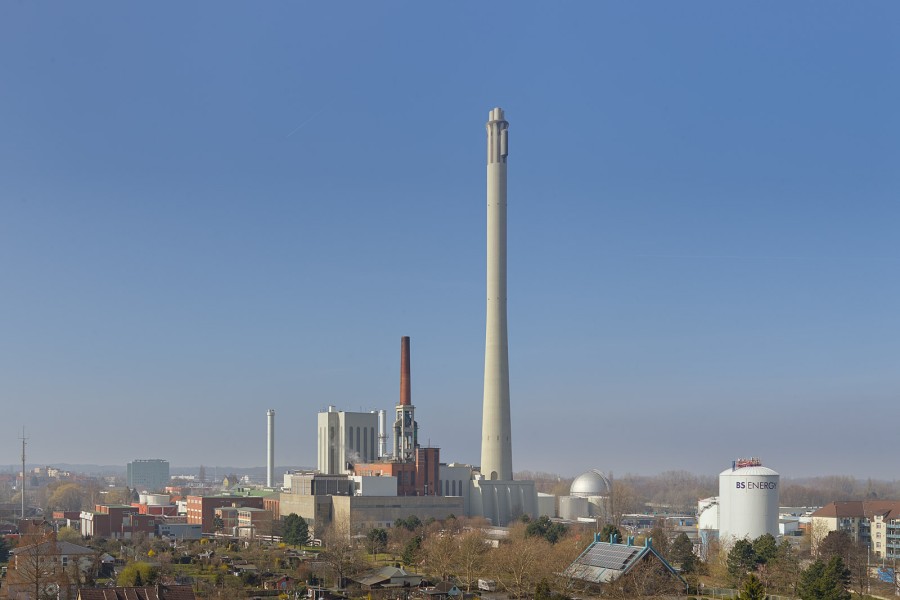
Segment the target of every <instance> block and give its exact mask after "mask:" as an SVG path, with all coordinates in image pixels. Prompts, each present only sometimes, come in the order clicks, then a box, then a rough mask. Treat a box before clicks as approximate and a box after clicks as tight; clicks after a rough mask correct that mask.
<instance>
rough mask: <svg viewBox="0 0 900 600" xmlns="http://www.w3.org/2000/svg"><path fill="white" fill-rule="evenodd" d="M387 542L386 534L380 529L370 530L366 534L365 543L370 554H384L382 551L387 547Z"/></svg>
mask: <svg viewBox="0 0 900 600" xmlns="http://www.w3.org/2000/svg"><path fill="white" fill-rule="evenodd" d="M387 542H388V532H387V531H386V530H384V529H381V528H380V527H376V528H374V529H370V530H369V533H367V534H366V543H367V545H368V547H369V551H370V552H371V553H372V554H378V553H379V552H384V549H385V548H386V547H387Z"/></svg>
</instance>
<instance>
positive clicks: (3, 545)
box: [0, 536, 9, 563]
mask: <svg viewBox="0 0 900 600" xmlns="http://www.w3.org/2000/svg"><path fill="white" fill-rule="evenodd" d="M8 560H9V542H7V541H6V538H5V537H3V536H0V563H5V562H7V561H8Z"/></svg>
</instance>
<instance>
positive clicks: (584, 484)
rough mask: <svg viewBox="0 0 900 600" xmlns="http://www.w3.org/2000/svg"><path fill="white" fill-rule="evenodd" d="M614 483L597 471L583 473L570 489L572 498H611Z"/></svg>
mask: <svg viewBox="0 0 900 600" xmlns="http://www.w3.org/2000/svg"><path fill="white" fill-rule="evenodd" d="M611 490H612V483H611V482H610V481H609V479H608V478H607V477H606V476H605V475H604V474H603V473H601V472H600V471H598V470H597V469H591V470H590V471H588V472H587V473H582V474H581V475H579V476H578V477H576V478H575V481H573V482H572V487H570V488H569V495H571V496H609V493H610V491H611Z"/></svg>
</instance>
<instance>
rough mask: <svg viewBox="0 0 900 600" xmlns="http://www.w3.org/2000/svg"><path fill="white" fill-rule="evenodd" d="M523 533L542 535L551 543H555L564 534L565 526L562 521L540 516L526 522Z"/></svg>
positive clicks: (533, 535)
mask: <svg viewBox="0 0 900 600" xmlns="http://www.w3.org/2000/svg"><path fill="white" fill-rule="evenodd" d="M525 535H526V536H528V537H542V538H544V539H545V540H547V541H548V542H550V543H551V544H555V543H556V542H558V541H559V540H560V539H562V537H563V536H564V535H566V526H565V525H563V524H562V523H554V522H553V521H551V520H550V518H549V517H547V516H542V517H541V518H540V519H536V520H534V521H531V522H529V523H528V525H527V526H526V527H525Z"/></svg>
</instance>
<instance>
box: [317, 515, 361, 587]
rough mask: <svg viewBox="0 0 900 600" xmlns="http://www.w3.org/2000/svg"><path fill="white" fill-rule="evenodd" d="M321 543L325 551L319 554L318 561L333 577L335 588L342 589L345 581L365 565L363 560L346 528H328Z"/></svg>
mask: <svg viewBox="0 0 900 600" xmlns="http://www.w3.org/2000/svg"><path fill="white" fill-rule="evenodd" d="M322 542H323V543H324V544H325V550H324V551H323V552H321V553H320V554H319V560H321V561H323V562H324V563H325V564H327V565H328V567H329V570H330V571H331V572H332V574H333V575H334V577H335V580H336V581H335V583H336V587H339V588H341V587H344V584H345V582H346V579H347V578H348V577H350V576H352V575H355V574H356V573H358V572H359V570H360V569H361V568H362V565H363V564H365V558H364V557H363V554H362V552H361V551H360V549H359V548H358V547H357V545H356V544H355V543H354V542H353V540H352V539H351V537H350V532H349V531H348V530H347V529H346V528H341V527H337V526H331V527H329V528H328V529H326V530H325V535H323V536H322Z"/></svg>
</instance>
